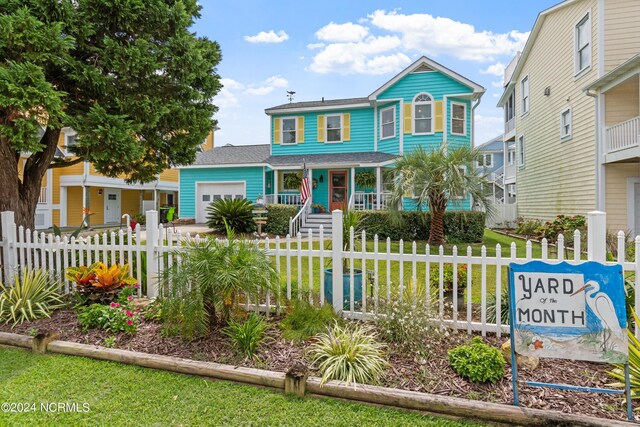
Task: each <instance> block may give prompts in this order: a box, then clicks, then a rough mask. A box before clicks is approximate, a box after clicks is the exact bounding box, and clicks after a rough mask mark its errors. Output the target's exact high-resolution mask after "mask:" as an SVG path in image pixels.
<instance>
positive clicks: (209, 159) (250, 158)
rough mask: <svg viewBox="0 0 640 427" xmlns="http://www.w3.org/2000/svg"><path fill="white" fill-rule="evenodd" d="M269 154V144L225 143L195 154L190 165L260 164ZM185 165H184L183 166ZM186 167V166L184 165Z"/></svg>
mask: <svg viewBox="0 0 640 427" xmlns="http://www.w3.org/2000/svg"><path fill="white" fill-rule="evenodd" d="M270 155H271V147H270V145H269V144H256V145H238V146H234V145H225V146H222V147H214V148H212V149H211V150H207V151H202V152H200V153H198V154H197V155H196V160H195V162H193V163H192V165H191V166H204V165H211V166H219V165H240V164H242V165H244V164H249V165H250V164H254V165H260V164H263V163H264V161H265V160H266V159H267V157H269V156H270ZM183 167H185V166H183ZM186 167H188V166H186Z"/></svg>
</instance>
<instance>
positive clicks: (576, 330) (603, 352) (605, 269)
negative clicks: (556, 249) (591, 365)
mask: <svg viewBox="0 0 640 427" xmlns="http://www.w3.org/2000/svg"><path fill="white" fill-rule="evenodd" d="M510 275H511V277H510V279H511V280H510V284H511V295H513V298H512V301H513V303H512V304H511V307H510V309H511V318H512V319H514V321H513V326H514V341H515V350H516V352H517V353H519V354H524V355H532V356H538V357H553V358H561V359H574V360H589V361H593V362H610V363H624V362H625V361H626V360H627V358H628V345H627V314H626V306H625V293H624V284H623V277H622V267H621V266H620V265H613V266H605V265H602V264H599V263H596V262H587V263H583V264H579V265H570V264H567V263H562V264H555V265H553V264H545V263H543V262H541V261H533V262H529V263H526V264H521V265H518V264H512V265H511V269H510Z"/></svg>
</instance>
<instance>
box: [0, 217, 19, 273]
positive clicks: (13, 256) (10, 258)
mask: <svg viewBox="0 0 640 427" xmlns="http://www.w3.org/2000/svg"><path fill="white" fill-rule="evenodd" d="M1 223H2V260H3V264H4V282H5V284H12V283H13V275H14V274H15V273H16V272H17V271H18V259H17V258H18V257H17V248H16V246H15V244H16V221H15V215H14V213H13V212H11V211H6V212H2V214H1Z"/></svg>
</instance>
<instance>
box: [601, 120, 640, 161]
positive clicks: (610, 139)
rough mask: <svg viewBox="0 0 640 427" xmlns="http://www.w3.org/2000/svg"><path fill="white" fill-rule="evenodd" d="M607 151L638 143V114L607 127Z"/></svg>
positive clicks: (622, 148) (639, 143) (639, 140)
mask: <svg viewBox="0 0 640 427" xmlns="http://www.w3.org/2000/svg"><path fill="white" fill-rule="evenodd" d="M606 133H607V152H608V153H611V152H613V151H618V150H624V149H625V148H632V147H637V146H638V145H640V116H639V117H634V118H633V119H630V120H627V121H626V122H622V123H618V124H617V125H613V126H611V127H608V128H607V131H606Z"/></svg>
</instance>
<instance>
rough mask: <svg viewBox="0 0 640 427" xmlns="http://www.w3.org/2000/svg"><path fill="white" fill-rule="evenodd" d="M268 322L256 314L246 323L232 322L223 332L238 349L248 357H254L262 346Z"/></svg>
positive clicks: (251, 315) (252, 314)
mask: <svg viewBox="0 0 640 427" xmlns="http://www.w3.org/2000/svg"><path fill="white" fill-rule="evenodd" d="M267 327H268V325H267V322H265V321H264V319H262V317H260V316H258V315H257V314H255V313H251V314H250V315H249V317H247V320H246V321H245V322H238V321H236V320H230V321H229V325H228V326H227V327H226V328H224V329H223V330H222V332H223V333H224V334H225V335H226V336H228V337H229V338H231V340H232V341H233V345H234V346H235V347H236V349H237V350H238V351H239V352H240V353H242V354H243V355H245V356H247V357H252V356H254V355H255V354H256V352H257V351H258V350H259V349H260V347H261V346H262V343H263V341H264V338H265V336H264V332H265V331H266V330H267Z"/></svg>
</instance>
